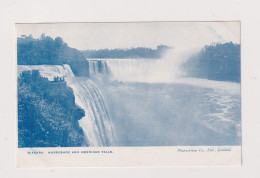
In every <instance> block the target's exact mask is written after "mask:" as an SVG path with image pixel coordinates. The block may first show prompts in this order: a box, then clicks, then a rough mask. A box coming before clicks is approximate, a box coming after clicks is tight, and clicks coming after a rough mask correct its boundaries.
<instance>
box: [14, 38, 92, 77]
mask: <svg viewBox="0 0 260 178" xmlns="http://www.w3.org/2000/svg"><path fill="white" fill-rule="evenodd" d="M17 64H18V65H62V64H69V65H70V67H71V69H72V71H73V73H74V74H75V75H76V76H89V73H88V71H89V70H88V67H89V65H88V62H87V61H86V60H85V56H84V55H83V53H82V52H80V51H79V50H77V49H75V48H71V47H69V46H68V45H67V44H66V43H64V41H63V39H62V38H61V37H56V38H55V39H53V38H51V37H49V36H45V35H44V34H42V35H41V37H40V38H39V39H34V38H33V37H32V36H31V35H29V36H25V35H22V36H21V37H18V38H17Z"/></svg>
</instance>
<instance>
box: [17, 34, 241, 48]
mask: <svg viewBox="0 0 260 178" xmlns="http://www.w3.org/2000/svg"><path fill="white" fill-rule="evenodd" d="M42 34H44V33H42ZM42 34H41V35H42ZM23 36H25V37H29V36H32V38H33V39H40V38H41V36H39V37H34V36H33V35H32V34H28V35H26V34H21V35H20V36H17V38H23ZM45 36H48V35H45ZM48 37H51V36H48ZM57 37H60V38H62V37H61V36H56V37H51V38H52V39H55V38H57ZM62 39H63V38H62ZM63 42H64V43H66V44H68V43H67V42H66V41H64V39H63ZM225 43H233V44H234V45H240V43H235V42H233V41H227V42H212V43H210V44H206V45H204V47H205V46H213V45H216V44H225ZM68 46H69V47H71V48H74V47H72V46H70V45H69V44H68ZM159 46H166V47H169V48H171V49H174V48H175V47H174V46H168V45H166V44H163V43H160V44H158V45H156V46H155V47H154V48H152V47H147V46H131V47H127V48H111V49H110V48H99V49H77V48H75V49H77V50H79V51H98V50H128V49H135V48H147V49H152V50H156V49H157V48H158V47H159Z"/></svg>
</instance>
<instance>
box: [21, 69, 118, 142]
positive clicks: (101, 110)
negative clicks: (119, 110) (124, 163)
mask: <svg viewBox="0 0 260 178" xmlns="http://www.w3.org/2000/svg"><path fill="white" fill-rule="evenodd" d="M26 70H39V72H40V74H41V75H42V76H43V77H46V78H48V79H49V80H50V81H52V80H54V77H57V76H58V77H64V78H65V81H66V83H67V85H68V86H70V87H71V88H72V89H73V92H74V95H75V102H76V104H77V105H78V106H80V107H81V108H82V109H84V111H85V116H84V117H83V118H82V119H81V120H79V125H80V127H81V128H82V129H83V131H84V135H85V138H86V142H87V143H88V144H89V146H114V145H115V135H114V129H113V124H112V121H111V118H110V115H109V112H108V109H107V106H106V103H105V100H104V98H103V96H102V94H101V92H100V90H99V89H98V87H97V86H96V84H95V83H94V82H93V81H92V80H91V79H89V78H85V77H75V76H74V74H73V72H72V71H71V69H70V66H69V65H63V66H60V65H27V66H25V65H19V66H18V75H19V74H20V73H21V72H22V71H26Z"/></svg>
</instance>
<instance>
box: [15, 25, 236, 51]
mask: <svg viewBox="0 0 260 178" xmlns="http://www.w3.org/2000/svg"><path fill="white" fill-rule="evenodd" d="M42 33H45V35H46V36H51V37H52V38H55V37H57V36H60V37H62V38H63V41H64V42H66V43H67V44H68V45H69V46H70V47H73V48H76V49H79V50H85V49H105V48H108V49H115V48H131V47H150V48H153V49H154V48H156V46H157V45H160V44H164V45H168V46H171V47H175V48H179V49H184V48H185V49H195V48H201V47H203V46H204V45H209V44H211V43H213V42H220V43H225V42H230V41H232V42H233V43H240V22H144V23H141V22H138V23H49V24H48V23H45V24H44V23H43V24H16V35H17V36H21V35H30V34H31V35H32V36H33V37H34V38H39V37H40V36H41V34H42Z"/></svg>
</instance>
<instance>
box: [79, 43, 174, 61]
mask: <svg viewBox="0 0 260 178" xmlns="http://www.w3.org/2000/svg"><path fill="white" fill-rule="evenodd" d="M168 49H170V47H168V46H166V45H160V46H157V48H156V49H151V48H144V47H138V48H130V49H111V50H109V49H101V50H84V51H82V52H83V54H84V56H85V57H86V58H117V59H118V58H119V59H127V58H128V59H130V58H151V59H158V58H161V57H162V55H163V54H164V52H165V51H167V50H168Z"/></svg>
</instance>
